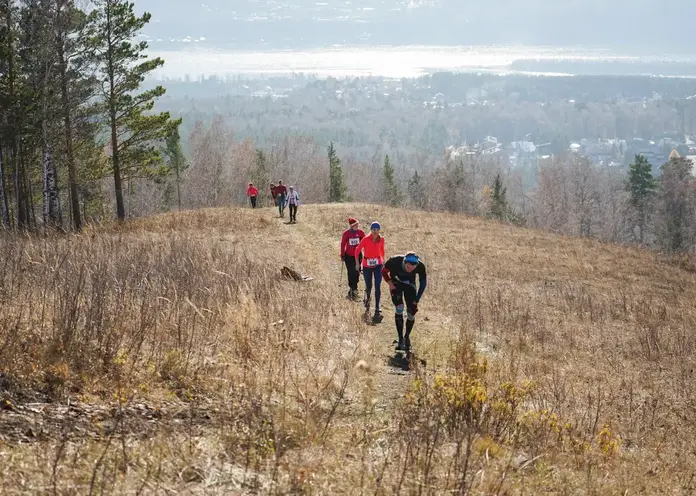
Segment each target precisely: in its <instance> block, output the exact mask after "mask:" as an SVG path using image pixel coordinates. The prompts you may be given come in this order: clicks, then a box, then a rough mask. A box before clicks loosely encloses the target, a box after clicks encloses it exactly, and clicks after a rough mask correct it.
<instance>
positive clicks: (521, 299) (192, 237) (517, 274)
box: [0, 204, 696, 494]
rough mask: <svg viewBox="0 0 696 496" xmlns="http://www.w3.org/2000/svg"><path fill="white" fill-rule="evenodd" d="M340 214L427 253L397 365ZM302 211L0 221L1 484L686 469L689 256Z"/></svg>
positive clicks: (434, 219)
mask: <svg viewBox="0 0 696 496" xmlns="http://www.w3.org/2000/svg"><path fill="white" fill-rule="evenodd" d="M348 216H357V217H358V218H359V219H360V220H361V221H362V223H363V225H366V223H367V222H368V221H370V220H373V219H376V220H379V221H380V222H381V223H382V226H383V234H384V235H385V237H386V240H387V254H388V255H392V254H397V253H400V252H404V251H406V250H408V249H413V250H415V251H417V252H418V253H419V254H420V255H421V256H422V257H423V258H424V260H425V262H426V264H427V267H428V271H429V285H428V289H427V291H426V293H425V296H424V299H423V301H422V302H421V305H420V311H419V313H418V318H417V323H416V327H415V330H414V334H413V337H412V341H413V345H414V349H415V351H416V354H417V355H418V358H419V359H421V360H423V361H424V362H425V363H422V362H420V361H415V362H414V363H412V366H411V367H410V370H408V371H405V370H403V367H401V366H400V365H402V364H399V363H393V362H392V361H390V359H391V358H392V357H393V355H394V353H393V345H392V344H391V343H392V341H393V339H394V338H395V334H396V333H395V330H394V324H393V317H392V306H391V302H390V300H389V298H388V292H387V286H386V285H384V286H383V312H384V314H385V320H384V322H383V323H382V324H380V325H378V326H374V327H371V326H367V325H365V324H364V323H363V322H362V320H361V317H362V312H361V306H360V305H355V304H348V303H347V302H346V300H345V299H344V298H343V297H344V295H345V292H346V289H347V288H346V280H345V275H344V276H343V279H342V281H341V279H340V271H339V270H340V269H339V267H340V260H339V258H338V241H339V237H340V234H341V231H342V230H343V229H344V228H345V227H346V219H347V217H348ZM298 221H299V223H298V224H297V225H285V224H284V220H281V219H278V218H277V216H276V214H275V213H274V212H273V211H271V210H270V209H262V210H257V211H251V210H249V209H217V210H200V211H193V212H182V213H178V214H166V215H161V216H158V217H154V218H149V219H142V220H137V221H133V222H129V223H127V224H125V225H124V226H122V227H117V226H112V227H109V226H107V227H103V228H91V229H90V230H88V231H86V232H84V233H83V234H80V235H68V236H64V237H59V238H55V239H52V238H48V239H46V238H40V237H26V238H22V237H19V238H15V239H7V238H5V239H0V253H1V256H0V487H1V488H2V489H1V490H0V492H2V493H3V494H20V493H22V494H25V493H27V492H33V493H46V494H49V493H50V494H86V493H90V492H93V493H96V492H99V493H101V492H103V493H107V494H111V493H129V494H132V493H137V492H139V491H140V492H141V493H144V494H151V493H161V494H165V493H166V494H169V493H171V492H175V491H178V492H181V493H193V494H247V493H249V494H252V493H258V494H267V493H276V494H281V493H282V494H287V493H295V494H394V493H401V494H445V493H446V492H447V491H450V492H456V493H466V492H468V493H469V494H496V493H497V494H541V493H556V494H637V493H652V494H657V493H660V494H684V493H688V492H690V491H694V490H696V479H695V478H694V476H693V474H694V473H695V472H696V451H694V440H695V439H696V413H695V412H696V408H695V407H696V381H695V380H694V367H695V365H696V364H695V360H694V357H695V350H696V338H695V336H694V331H695V330H696V325H695V323H696V310H695V308H694V301H696V285H695V282H696V277H695V276H694V274H695V272H696V271H695V269H694V267H693V266H691V265H690V264H689V263H688V262H687V261H680V260H673V259H666V258H661V256H660V255H657V254H654V253H649V252H645V251H640V250H636V249H632V248H626V247H620V246H611V245H603V244H600V243H597V242H593V241H590V240H585V239H577V238H571V237H559V236H554V235H550V234H545V233H541V232H537V231H532V230H526V229H520V228H514V227H510V226H508V225H502V224H497V223H492V222H486V221H483V220H479V219H471V218H466V217H462V216H456V215H449V214H440V213H424V212H410V211H401V210H395V209H389V208H385V207H379V206H369V205H357V204H356V205H350V204H348V205H330V206H329V205H308V206H303V207H301V208H300V211H299V216H298ZM283 265H287V266H289V267H291V268H293V269H296V270H298V271H299V272H300V273H302V274H307V275H311V276H312V277H314V280H313V281H311V282H303V283H300V282H294V281H286V280H282V279H280V277H279V274H280V268H281V267H282V266H283Z"/></svg>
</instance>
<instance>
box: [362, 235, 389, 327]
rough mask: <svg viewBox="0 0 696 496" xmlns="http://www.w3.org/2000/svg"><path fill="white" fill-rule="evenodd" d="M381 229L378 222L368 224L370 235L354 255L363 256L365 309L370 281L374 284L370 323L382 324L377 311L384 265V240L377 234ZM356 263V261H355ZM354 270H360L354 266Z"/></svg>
mask: <svg viewBox="0 0 696 496" xmlns="http://www.w3.org/2000/svg"><path fill="white" fill-rule="evenodd" d="M381 229H382V226H380V224H379V222H373V223H372V224H370V235H369V236H366V237H365V238H363V240H362V241H361V242H360V244H359V245H358V248H357V249H356V250H355V254H356V255H357V256H360V254H363V255H364V257H365V258H363V260H362V271H363V274H365V308H366V309H367V311H369V309H370V296H371V293H372V280H373V279H374V282H375V314H374V316H373V317H372V323H374V324H378V323H380V322H382V312H380V311H379V300H380V298H381V296H382V289H381V285H382V266H383V265H384V238H383V237H382V236H380V234H379V232H380V230H381ZM356 263H357V261H356ZM356 269H358V270H360V268H359V266H357V265H356Z"/></svg>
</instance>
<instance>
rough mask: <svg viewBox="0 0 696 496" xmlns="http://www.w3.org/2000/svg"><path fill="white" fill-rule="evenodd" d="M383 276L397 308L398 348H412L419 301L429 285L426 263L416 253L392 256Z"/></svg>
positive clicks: (405, 349)
mask: <svg viewBox="0 0 696 496" xmlns="http://www.w3.org/2000/svg"><path fill="white" fill-rule="evenodd" d="M416 275H418V290H417V291H416ZM382 277H383V278H384V280H385V281H386V282H387V283H388V284H389V288H390V289H391V297H392V302H393V303H394V307H395V309H396V314H395V315H394V321H395V322H396V332H397V333H398V335H399V344H398V345H397V346H396V349H397V350H403V351H409V350H410V349H411V331H412V330H413V325H414V324H415V322H416V313H417V312H418V302H419V301H420V299H421V297H422V296H423V292H424V291H425V287H426V286H427V284H428V282H427V276H426V271H425V264H424V263H423V262H421V260H420V259H419V258H418V255H416V254H415V253H407V254H406V255H399V256H396V257H392V258H390V259H389V260H388V261H387V263H385V264H384V268H383V269H382ZM404 300H405V303H406V305H405V309H406V319H407V320H406V336H404Z"/></svg>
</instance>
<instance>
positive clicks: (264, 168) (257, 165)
mask: <svg viewBox="0 0 696 496" xmlns="http://www.w3.org/2000/svg"><path fill="white" fill-rule="evenodd" d="M251 182H253V183H254V185H255V186H256V187H257V188H258V189H259V191H261V190H262V188H265V187H266V185H267V184H269V183H270V173H269V170H268V161H267V160H266V154H265V153H263V150H262V149H261V148H257V149H256V158H255V159H254V168H253V170H252V173H251ZM262 198H266V196H265V195H261V198H260V199H262Z"/></svg>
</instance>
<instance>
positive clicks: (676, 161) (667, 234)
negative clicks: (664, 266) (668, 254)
mask: <svg viewBox="0 0 696 496" xmlns="http://www.w3.org/2000/svg"><path fill="white" fill-rule="evenodd" d="M692 167H693V164H692V163H691V161H690V160H686V159H684V158H681V157H677V158H671V159H670V160H669V162H667V163H666V164H664V165H662V167H661V169H662V174H661V175H660V203H661V213H662V218H663V222H662V231H663V232H662V237H661V238H662V243H663V245H664V247H665V248H667V249H668V250H670V251H681V250H684V249H686V248H687V247H688V238H689V232H690V231H691V230H693V227H694V225H693V224H694V221H695V219H694V218H693V214H692V213H691V211H692V210H693V208H692V206H693V202H694V198H693V196H694V191H693V188H692V186H691V181H692V179H693V178H692V176H691V168H692Z"/></svg>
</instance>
